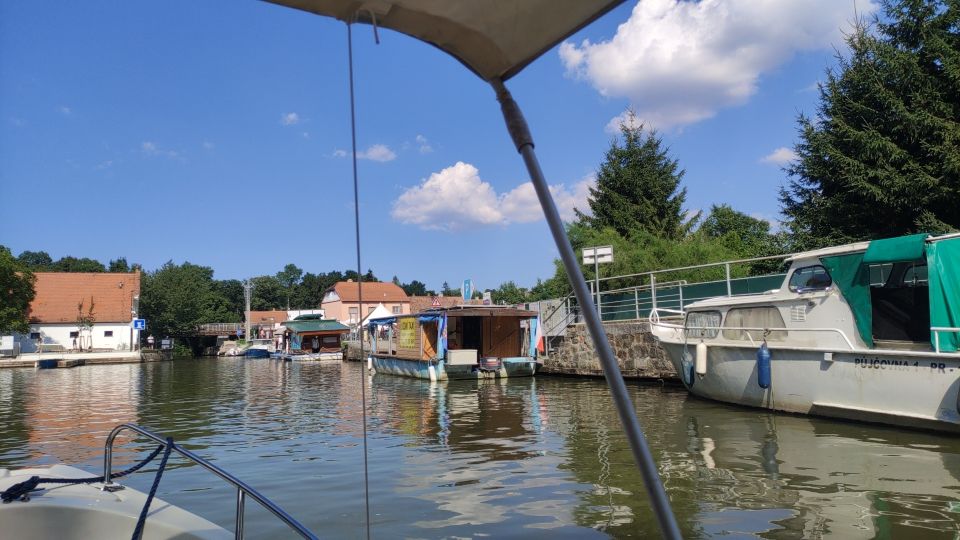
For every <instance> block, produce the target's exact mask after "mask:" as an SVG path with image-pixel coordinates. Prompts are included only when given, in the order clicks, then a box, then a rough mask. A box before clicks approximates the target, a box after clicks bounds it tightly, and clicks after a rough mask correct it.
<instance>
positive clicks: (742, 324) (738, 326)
mask: <svg viewBox="0 0 960 540" xmlns="http://www.w3.org/2000/svg"><path fill="white" fill-rule="evenodd" d="M723 328H724V330H723V337H724V338H726V339H738V340H744V341H747V340H753V341H762V340H763V339H764V337H766V339H767V341H783V340H785V339H787V333H786V332H785V331H782V330H773V331H771V332H769V333H767V335H766V336H764V330H772V329H775V328H786V325H785V324H783V316H782V315H780V310H779V309H777V308H775V307H773V306H758V307H745V308H730V309H729V310H728V311H727V316H726V318H725V319H724V321H723ZM744 328H755V329H756V330H744Z"/></svg>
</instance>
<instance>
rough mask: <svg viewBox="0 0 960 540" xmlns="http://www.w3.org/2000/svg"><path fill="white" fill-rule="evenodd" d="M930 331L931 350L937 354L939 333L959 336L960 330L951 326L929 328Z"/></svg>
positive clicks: (938, 350)
mask: <svg viewBox="0 0 960 540" xmlns="http://www.w3.org/2000/svg"><path fill="white" fill-rule="evenodd" d="M930 331H931V332H933V350H934V351H936V352H937V353H939V352H940V332H947V333H950V334H960V328H955V327H951V326H931V327H930Z"/></svg>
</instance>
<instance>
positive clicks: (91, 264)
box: [50, 256, 107, 272]
mask: <svg viewBox="0 0 960 540" xmlns="http://www.w3.org/2000/svg"><path fill="white" fill-rule="evenodd" d="M50 271H51V272H106V271H107V267H105V266H104V265H103V263H102V262H100V261H97V260H94V259H89V258H87V257H83V258H82V259H78V258H76V257H69V256H67V257H61V258H60V260H58V261H57V262H55V263H53V264H52V265H51V266H50Z"/></svg>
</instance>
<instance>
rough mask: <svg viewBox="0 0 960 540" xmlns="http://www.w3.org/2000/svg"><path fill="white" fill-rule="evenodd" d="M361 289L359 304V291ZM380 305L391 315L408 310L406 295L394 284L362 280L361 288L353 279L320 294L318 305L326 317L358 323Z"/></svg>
mask: <svg viewBox="0 0 960 540" xmlns="http://www.w3.org/2000/svg"><path fill="white" fill-rule="evenodd" d="M361 291H362V292H363V304H361V303H360V292H361ZM379 304H383V305H384V307H386V308H387V309H388V310H390V312H391V313H393V314H395V315H406V314H409V313H410V298H408V297H407V293H405V292H403V289H401V288H400V287H399V286H397V285H396V284H394V283H389V282H388V283H381V282H373V281H371V282H367V281H365V282H363V288H362V289H360V288H359V287H357V283H356V282H355V281H340V282H337V283H336V284H334V285H332V286H330V288H328V289H327V290H326V291H325V292H324V293H323V300H321V301H320V307H321V308H322V309H323V312H324V314H325V315H326V317H327V318H330V319H336V320H338V321H340V322H341V323H343V324H347V325H352V324H358V323H359V322H360V320H361V319H363V318H364V317H366V316H367V315H368V314H370V313H372V312H373V310H375V309H377V305H379Z"/></svg>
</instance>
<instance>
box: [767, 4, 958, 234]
mask: <svg viewBox="0 0 960 540" xmlns="http://www.w3.org/2000/svg"><path fill="white" fill-rule="evenodd" d="M883 12H884V17H883V19H882V20H883V21H885V22H881V19H879V18H878V19H875V20H874V22H873V24H872V25H867V24H863V23H860V24H858V25H857V26H856V27H855V29H854V31H853V32H852V33H851V35H850V36H849V37H848V39H847V45H848V46H849V48H850V55H849V58H843V57H841V58H839V59H838V60H839V64H838V67H837V68H836V69H835V70H830V71H828V72H827V81H826V82H825V83H824V84H822V85H821V87H820V104H819V106H818V109H817V115H816V118H815V119H812V118H809V117H806V116H801V117H800V118H799V120H798V123H799V132H800V142H799V143H798V144H797V146H796V152H797V155H798V160H797V161H796V162H795V163H794V164H792V165H791V166H789V167H788V168H787V173H788V174H789V176H790V177H791V180H790V182H789V185H788V187H787V188H785V189H782V190H781V192H780V201H781V205H782V210H783V213H784V215H785V216H787V218H788V221H787V224H788V226H789V227H790V229H791V231H792V233H793V234H794V240H795V242H796V243H797V244H799V245H803V246H807V247H812V246H816V245H824V244H832V243H838V242H845V241H853V240H861V239H869V238H882V237H890V236H897V235H901V234H907V233H912V232H924V231H925V232H944V231H948V230H951V229H956V228H958V227H960V205H958V204H957V202H958V201H960V3H958V1H957V0H887V1H885V2H884V4H883Z"/></svg>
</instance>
